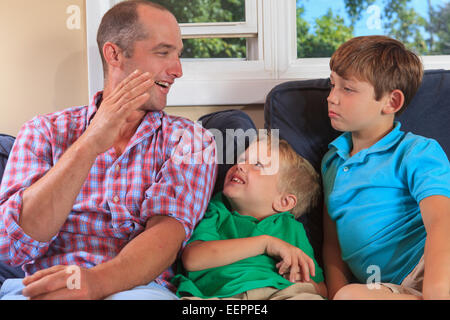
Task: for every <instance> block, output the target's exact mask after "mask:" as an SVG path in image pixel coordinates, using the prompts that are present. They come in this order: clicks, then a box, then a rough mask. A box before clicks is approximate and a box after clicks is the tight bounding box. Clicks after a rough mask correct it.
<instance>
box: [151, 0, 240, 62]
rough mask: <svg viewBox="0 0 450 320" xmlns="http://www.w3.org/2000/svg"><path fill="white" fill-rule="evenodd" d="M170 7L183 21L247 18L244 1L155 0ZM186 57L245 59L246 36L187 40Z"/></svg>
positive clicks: (217, 20) (197, 21) (227, 20)
mask: <svg viewBox="0 0 450 320" xmlns="http://www.w3.org/2000/svg"><path fill="white" fill-rule="evenodd" d="M152 2H156V3H158V4H160V5H162V6H164V7H166V8H167V9H169V10H170V11H171V12H172V13H173V14H174V15H175V16H176V17H177V19H178V22H180V23H201V22H231V21H244V20H245V7H244V2H245V1H244V0H190V1H180V0H152ZM183 43H184V52H183V58H245V57H246V40H245V39H242V38H212V39H186V40H184V41H183Z"/></svg>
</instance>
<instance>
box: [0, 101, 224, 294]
mask: <svg viewBox="0 0 450 320" xmlns="http://www.w3.org/2000/svg"><path fill="white" fill-rule="evenodd" d="M101 97H102V92H99V93H97V94H96V95H95V97H94V99H93V102H92V103H91V105H90V106H84V107H75V108H70V109H66V110H64V111H60V112H56V113H52V114H49V115H45V116H38V117H35V118H34V119H32V120H31V121H29V122H27V123H26V124H25V125H24V126H23V127H22V129H21V130H20V132H19V134H18V136H17V139H16V143H15V144H14V147H13V149H12V151H11V155H10V158H9V161H8V164H7V167H6V169H5V173H4V176H3V181H2V185H1V189H0V260H2V261H5V262H7V263H9V264H11V265H23V269H24V271H25V272H26V273H27V274H33V273H34V272H36V271H38V270H40V269H45V268H48V267H51V266H54V265H59V264H63V265H69V264H76V265H79V266H81V267H86V268H90V267H93V266H95V265H97V264H101V263H103V262H105V261H107V260H110V259H111V258H113V257H115V256H116V255H117V254H118V253H119V251H120V250H121V249H122V248H123V247H124V246H125V245H126V244H127V243H128V242H129V241H131V240H132V239H133V238H134V237H136V236H137V235H138V234H139V233H141V232H142V231H143V230H144V229H145V225H146V222H147V220H148V219H149V218H150V217H152V216H155V215H166V216H170V217H173V218H175V219H177V220H178V221H179V222H181V224H182V225H183V226H184V229H185V232H186V239H185V242H184V243H183V246H184V245H185V243H186V241H187V240H188V239H189V238H190V236H191V232H192V230H193V228H194V227H195V225H196V224H197V223H198V221H199V220H200V219H201V218H202V217H203V214H204V211H205V209H206V207H207V204H208V202H209V199H210V197H211V192H212V189H213V186H214V182H215V178H216V164H215V162H214V160H215V143H214V140H213V138H212V137H213V136H212V135H211V134H210V133H208V132H207V131H206V130H205V129H203V128H202V127H200V126H199V125H198V124H194V123H193V122H191V121H189V120H186V119H183V118H178V117H173V116H169V115H167V114H166V113H164V112H148V113H147V114H146V115H145V118H144V119H143V121H142V123H141V124H140V126H139V128H138V130H137V131H136V133H135V135H134V136H133V138H132V140H131V141H130V143H129V144H128V146H127V148H126V150H125V151H124V152H123V154H122V155H121V156H120V157H118V158H117V157H116V156H115V152H114V149H113V148H111V149H110V150H108V151H106V152H105V153H103V154H101V155H99V156H98V157H97V159H96V160H95V163H94V164H93V166H92V168H91V171H90V173H89V175H88V177H87V179H86V181H85V183H84V185H83V186H82V188H81V191H80V193H79V195H78V197H77V198H76V200H75V203H74V205H73V208H72V211H71V213H70V215H69V216H68V218H67V220H66V222H65V223H64V225H63V226H62V228H61V230H60V231H59V233H58V234H57V235H55V236H54V237H53V238H52V239H51V240H50V241H49V242H45V243H44V242H38V241H36V240H34V239H32V238H31V237H29V236H28V235H26V234H25V233H24V232H23V230H22V228H21V227H20V226H19V225H18V221H19V214H20V212H21V207H22V196H23V192H24V190H25V189H26V188H27V187H29V186H30V185H32V184H33V183H34V182H36V181H37V180H38V179H39V178H41V177H42V176H43V175H44V174H45V173H46V172H47V171H48V170H49V169H50V168H51V167H52V166H53V165H54V164H55V163H56V162H57V161H58V159H59V158H60V157H61V156H62V154H63V153H64V151H65V150H67V148H69V147H70V145H71V144H72V143H73V142H74V141H75V140H77V139H78V138H79V137H80V136H81V134H82V133H83V132H84V131H85V130H86V128H87V126H88V124H89V123H90V120H91V119H92V117H93V116H94V115H95V112H96V111H97V105H98V104H99V102H100V101H101ZM192 148H194V149H193V151H194V152H196V154H195V153H194V152H192V150H191V149H192ZM194 155H196V156H195V157H194ZM199 155H200V158H201V159H202V160H203V161H198V160H199ZM194 158H195V159H194ZM183 160H184V161H183ZM193 160H197V161H193ZM172 276H173V271H172V268H169V269H168V270H166V271H164V272H163V273H162V274H161V275H160V276H159V277H158V278H157V279H156V281H157V282H158V283H160V284H162V285H165V286H166V287H169V288H170V289H173V287H172V285H171V284H170V283H169V280H170V278H171V277H172Z"/></svg>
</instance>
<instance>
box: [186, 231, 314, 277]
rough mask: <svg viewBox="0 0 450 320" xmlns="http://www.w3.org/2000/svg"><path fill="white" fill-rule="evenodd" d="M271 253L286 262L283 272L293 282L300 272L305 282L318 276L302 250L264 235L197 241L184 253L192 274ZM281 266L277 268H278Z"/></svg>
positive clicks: (281, 265) (281, 269) (282, 268)
mask: <svg viewBox="0 0 450 320" xmlns="http://www.w3.org/2000/svg"><path fill="white" fill-rule="evenodd" d="M260 254H267V255H269V256H271V257H274V258H277V259H279V260H281V261H282V263H281V264H278V265H280V267H279V273H280V274H283V273H287V270H288V269H289V273H290V277H289V280H290V281H291V282H295V281H296V279H295V277H296V275H297V274H298V273H300V274H301V275H302V279H303V280H306V281H309V280H310V276H309V274H310V272H311V274H312V275H313V276H314V275H315V265H314V261H313V260H312V259H311V258H310V257H309V256H307V255H306V254H305V253H304V252H303V251H302V250H300V249H299V248H297V247H295V246H293V245H291V244H289V243H287V242H285V241H283V240H280V239H278V238H276V237H272V236H268V235H261V236H256V237H249V238H239V239H228V240H213V241H194V242H192V243H190V244H189V245H188V246H187V247H186V248H185V250H184V252H183V255H182V261H183V266H184V268H185V269H186V270H188V271H198V270H204V269H209V268H215V267H220V266H224V265H228V264H231V263H233V262H236V261H239V260H243V259H246V258H249V257H254V256H257V255H260ZM278 265H277V266H278Z"/></svg>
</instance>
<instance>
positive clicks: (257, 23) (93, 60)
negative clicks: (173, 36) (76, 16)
mask: <svg viewBox="0 0 450 320" xmlns="http://www.w3.org/2000/svg"><path fill="white" fill-rule="evenodd" d="M117 1H118V0H86V23H87V26H86V30H87V47H88V74H89V94H90V96H92V95H93V94H94V93H95V92H96V91H98V90H101V89H102V88H103V72H102V64H101V59H100V55H99V53H98V48H97V43H96V33H97V29H98V25H99V24H100V19H101V17H102V16H103V14H104V13H105V12H106V11H107V10H108V9H109V8H110V7H111V6H112V5H114V4H115V3H116V2H117ZM180 27H181V32H182V36H183V38H185V39H187V38H193V37H196V38H197V37H201V38H207V37H230V36H240V37H241V36H242V37H247V38H248V41H247V55H248V57H247V58H248V60H240V59H182V66H183V74H184V75H183V77H182V78H180V79H177V80H176V82H175V85H174V86H173V87H172V89H171V92H170V94H169V96H168V105H169V106H199V105H247V104H261V103H264V101H265V98H266V95H267V93H269V91H270V90H271V89H272V88H273V87H274V86H275V85H277V84H279V83H282V82H285V81H289V80H300V79H312V78H326V77H328V76H329V72H330V71H329V66H328V64H329V58H307V59H297V43H296V36H297V35H296V1H295V0H246V21H245V22H231V23H230V22H227V23H202V24H180ZM205 30H207V31H205ZM422 60H423V63H424V66H425V69H438V68H442V69H450V56H423V57H422Z"/></svg>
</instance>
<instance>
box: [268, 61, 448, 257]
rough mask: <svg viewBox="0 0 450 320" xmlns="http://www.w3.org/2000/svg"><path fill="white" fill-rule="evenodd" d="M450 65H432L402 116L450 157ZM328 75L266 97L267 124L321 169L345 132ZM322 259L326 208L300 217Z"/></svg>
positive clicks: (406, 124) (411, 128)
mask: <svg viewBox="0 0 450 320" xmlns="http://www.w3.org/2000/svg"><path fill="white" fill-rule="evenodd" d="M449 89H450V70H427V71H425V74H424V78H423V82H422V85H421V87H420V88H419V90H418V92H417V94H416V96H415V97H414V98H413V100H412V101H411V103H410V105H409V106H408V108H407V109H406V110H405V111H404V112H403V114H401V115H400V116H398V117H397V120H399V121H400V122H401V123H402V130H403V131H411V132H413V133H416V134H419V135H423V136H426V137H429V138H434V139H436V140H437V141H438V142H439V143H440V144H441V146H442V147H443V149H444V151H445V152H446V153H447V156H448V157H450V135H449V129H448V126H449V123H450V90H449ZM329 91H330V87H329V79H313V80H300V81H289V82H285V83H282V84H280V85H278V86H276V87H274V88H273V89H272V90H271V92H270V93H269V94H268V96H267V98H266V103H265V106H264V121H265V128H266V129H279V130H280V138H282V139H285V140H287V141H288V142H289V143H290V144H291V145H292V147H293V148H294V149H295V150H296V151H297V152H298V153H299V154H300V155H301V156H303V157H304V158H305V159H307V160H308V161H309V162H310V163H311V164H312V165H313V166H314V168H316V170H317V171H318V172H319V173H320V163H321V160H322V157H323V156H324V154H325V153H326V152H327V151H328V144H329V143H330V142H331V141H332V140H333V139H335V138H336V137H337V136H338V135H340V134H341V133H340V132H338V131H336V130H334V129H333V128H332V127H331V124H330V120H329V118H328V106H327V100H326V99H327V96H328V94H329ZM299 220H300V221H301V222H302V223H303V224H304V225H305V229H306V232H307V234H308V236H309V238H310V241H311V245H312V246H313V248H314V251H315V252H316V255H317V259H318V260H319V261H322V257H321V248H322V207H321V205H320V206H318V207H317V208H313V209H312V210H311V211H310V212H308V213H307V214H305V215H304V216H302V217H301V218H300V219H299Z"/></svg>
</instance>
